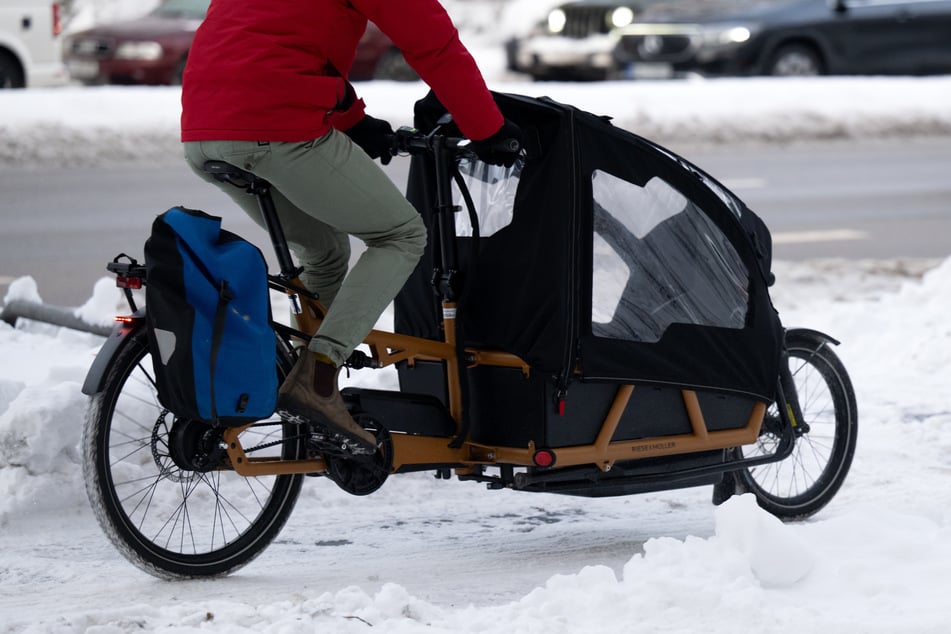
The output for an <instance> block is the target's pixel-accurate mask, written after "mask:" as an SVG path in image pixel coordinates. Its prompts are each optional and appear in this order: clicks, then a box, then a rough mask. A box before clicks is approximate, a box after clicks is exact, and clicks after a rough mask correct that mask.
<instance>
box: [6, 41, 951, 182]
mask: <svg viewBox="0 0 951 634" xmlns="http://www.w3.org/2000/svg"><path fill="white" fill-rule="evenodd" d="M495 55H496V54H495V53H487V56H488V57H489V59H490V60H493V61H491V63H487V64H485V66H487V67H490V68H498V67H499V65H500V62H498V61H495ZM487 75H488V73H487ZM490 77H491V76H490ZM490 86H491V87H492V88H493V89H495V90H498V91H501V92H510V93H517V94H524V95H530V96H549V97H552V98H553V99H556V100H558V101H561V102H564V103H569V104H572V105H574V106H577V107H579V108H582V109H584V110H588V111H591V112H594V113H597V114H603V115H608V116H611V117H613V119H614V122H615V124H616V125H618V126H619V127H622V128H625V129H628V130H631V131H633V132H636V133H638V134H641V135H643V136H646V137H649V138H652V139H654V140H656V141H658V142H660V143H662V144H675V143H676V144H683V143H752V142H768V143H785V142H790V141H796V140H803V139H850V138H861V139H867V138H904V137H909V136H938V135H945V136H948V135H951V108H948V106H947V104H948V103H949V101H951V77H930V78H908V77H903V78H828V77H823V78H812V79H770V78H762V79H718V80H699V79H696V80H682V81H679V80H678V81H657V82H650V81H644V82H601V83H599V84H597V86H596V87H595V86H594V85H592V84H585V83H582V84H572V83H555V82H553V83H525V82H522V81H518V80H514V79H512V77H510V76H508V75H506V74H505V73H504V71H498V72H497V73H496V74H495V79H494V80H492V79H490ZM357 90H358V91H359V92H360V94H361V96H362V97H363V98H364V99H365V100H366V102H367V104H368V110H369V112H370V113H371V114H373V115H374V116H377V117H381V118H384V119H387V120H389V121H390V122H392V123H393V125H394V126H399V125H409V124H411V123H412V112H413V104H414V103H415V101H416V100H418V99H420V98H422V97H423V96H424V95H425V94H426V91H427V88H426V87H425V85H424V84H422V83H420V82H411V83H397V82H366V83H362V84H359V85H358V86H357ZM180 95H181V93H180V89H178V88H173V87H151V88H150V87H100V88H78V87H72V88H52V89H42V90H29V91H5V92H4V93H0V134H2V135H3V137H4V139H5V141H6V142H5V143H4V144H3V145H2V146H0V165H37V166H40V165H99V164H108V163H122V162H128V161H145V162H150V163H156V162H167V161H178V160H179V159H180V153H181V149H180V146H179V141H178V126H179V121H178V120H179V115H180V112H181V108H180Z"/></svg>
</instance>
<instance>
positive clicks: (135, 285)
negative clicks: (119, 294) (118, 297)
mask: <svg viewBox="0 0 951 634" xmlns="http://www.w3.org/2000/svg"><path fill="white" fill-rule="evenodd" d="M116 286H118V287H119V288H131V289H133V290H134V289H139V288H142V279H141V278H138V277H123V276H121V275H120V276H118V277H116Z"/></svg>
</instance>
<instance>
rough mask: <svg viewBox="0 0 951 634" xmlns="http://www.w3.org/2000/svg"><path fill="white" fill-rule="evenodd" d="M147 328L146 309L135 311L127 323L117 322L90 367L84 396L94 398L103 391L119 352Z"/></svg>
mask: <svg viewBox="0 0 951 634" xmlns="http://www.w3.org/2000/svg"><path fill="white" fill-rule="evenodd" d="M143 328H145V308H140V309H139V310H137V311H135V313H133V314H132V316H131V317H129V318H127V319H126V320H125V321H121V322H117V323H116V326H115V327H114V328H113V329H112V332H111V333H110V334H109V337H108V338H107V339H106V342H105V343H104V344H102V348H100V349H99V353H98V354H97V355H96V358H95V359H94V360H93V362H92V365H91V366H89V371H88V372H87V373H86V380H85V382H84V383H83V394H86V395H88V396H93V395H95V394H98V393H99V392H100V391H101V390H102V384H103V382H104V381H105V378H106V375H108V374H109V370H111V369H112V366H113V364H114V363H115V358H116V356H118V354H119V351H120V350H122V348H123V347H124V346H125V345H127V344H128V342H129V341H131V340H132V337H133V335H135V334H136V333H138V332H139V331H140V330H142V329H143Z"/></svg>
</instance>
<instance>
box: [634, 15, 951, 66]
mask: <svg viewBox="0 0 951 634" xmlns="http://www.w3.org/2000/svg"><path fill="white" fill-rule="evenodd" d="M620 36H621V39H620V42H619V43H618V46H617V48H616V49H615V59H616V61H617V63H618V65H619V66H620V67H624V68H627V69H628V72H629V73H631V74H636V73H637V72H638V70H640V71H641V72H645V71H649V73H650V74H651V75H652V76H658V75H664V74H667V75H676V74H682V73H690V72H693V73H700V74H703V75H823V74H830V75H833V74H834V75H845V74H850V75H873V74H874V75H921V74H932V73H948V72H951V0H701V1H696V0H691V1H686V0H679V1H677V2H671V3H669V4H660V5H654V6H652V7H649V8H648V9H647V10H646V11H645V12H644V13H642V14H641V16H640V18H639V20H638V21H637V22H636V23H634V24H631V25H629V26H627V27H625V28H623V29H620Z"/></svg>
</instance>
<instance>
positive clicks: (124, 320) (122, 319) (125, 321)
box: [113, 315, 135, 324]
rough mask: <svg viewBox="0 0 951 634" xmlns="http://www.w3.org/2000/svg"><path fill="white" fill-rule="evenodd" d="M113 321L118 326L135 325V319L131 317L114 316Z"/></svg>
mask: <svg viewBox="0 0 951 634" xmlns="http://www.w3.org/2000/svg"><path fill="white" fill-rule="evenodd" d="M113 319H114V320H115V321H117V322H119V323H120V324H132V323H135V317H132V316H131V315H116V316H115V317H113Z"/></svg>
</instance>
